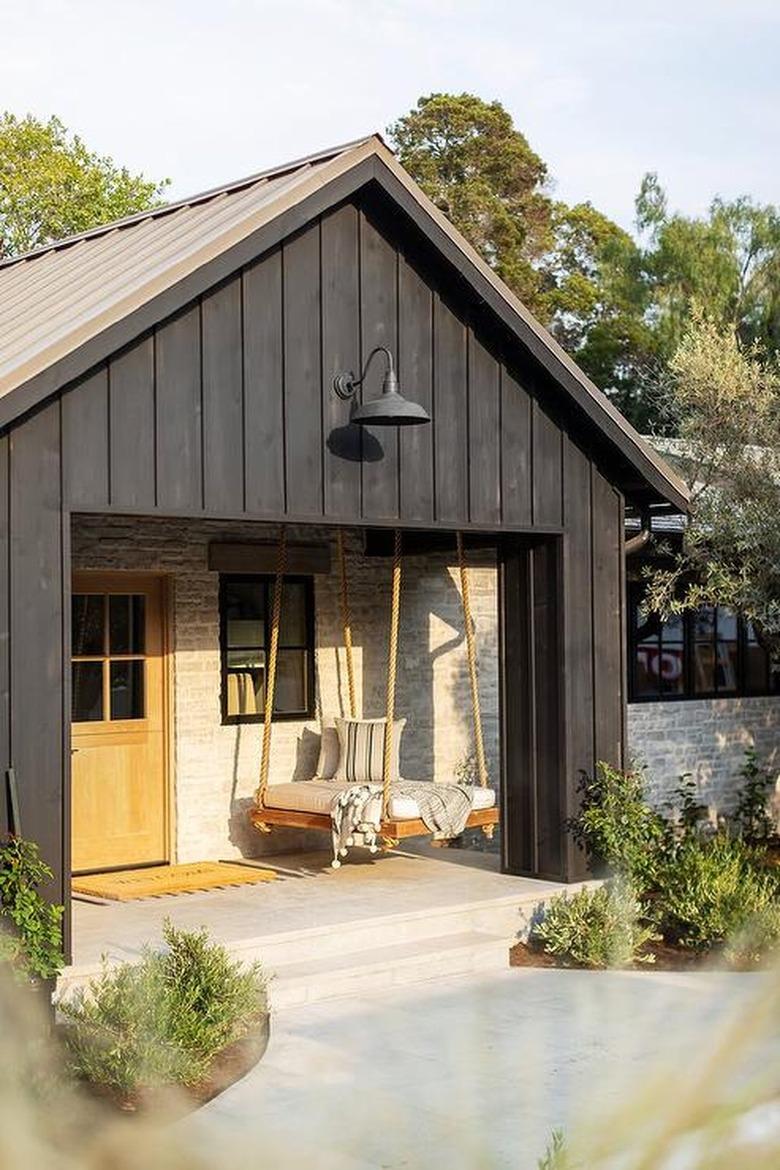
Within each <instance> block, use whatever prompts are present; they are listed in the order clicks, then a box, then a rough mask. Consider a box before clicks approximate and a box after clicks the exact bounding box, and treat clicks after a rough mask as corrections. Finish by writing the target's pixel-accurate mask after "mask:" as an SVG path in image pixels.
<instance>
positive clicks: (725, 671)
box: [715, 606, 739, 695]
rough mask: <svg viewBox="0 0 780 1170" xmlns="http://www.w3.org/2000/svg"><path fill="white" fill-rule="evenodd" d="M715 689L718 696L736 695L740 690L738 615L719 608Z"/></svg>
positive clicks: (721, 607) (717, 615) (717, 616)
mask: <svg viewBox="0 0 780 1170" xmlns="http://www.w3.org/2000/svg"><path fill="white" fill-rule="evenodd" d="M716 632H717V643H716V666H715V689H716V690H717V692H718V694H732V695H734V694H736V693H737V690H738V689H739V679H738V672H739V642H738V623H737V615H736V614H735V613H734V612H733V610H730V609H724V608H723V606H718V609H717V611H716Z"/></svg>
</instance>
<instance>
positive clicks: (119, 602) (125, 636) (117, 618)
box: [108, 594, 146, 654]
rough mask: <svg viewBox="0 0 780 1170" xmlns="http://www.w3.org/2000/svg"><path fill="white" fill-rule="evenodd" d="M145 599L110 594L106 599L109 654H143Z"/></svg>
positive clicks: (130, 595)
mask: <svg viewBox="0 0 780 1170" xmlns="http://www.w3.org/2000/svg"><path fill="white" fill-rule="evenodd" d="M144 610H145V598H144V597H143V596H142V595H139V594H111V595H110V596H109V599H108V648H109V653H110V654H143V652H144V650H145V649H146V647H145V645H144Z"/></svg>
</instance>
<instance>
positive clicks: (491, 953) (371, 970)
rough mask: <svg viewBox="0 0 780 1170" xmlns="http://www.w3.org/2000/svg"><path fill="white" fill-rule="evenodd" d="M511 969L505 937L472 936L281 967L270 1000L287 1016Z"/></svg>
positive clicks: (422, 942)
mask: <svg viewBox="0 0 780 1170" xmlns="http://www.w3.org/2000/svg"><path fill="white" fill-rule="evenodd" d="M508 965H509V951H508V948H507V942H506V939H505V938H504V936H503V935H493V934H488V933H486V932H484V931H476V930H474V931H467V932H465V933H462V934H454V935H446V936H440V937H437V938H429V939H422V940H416V941H414V942H407V943H399V944H398V945H394V946H383V947H378V948H374V949H368V950H364V951H362V952H360V953H356V952H353V953H350V954H345V955H335V956H331V957H330V958H321V957H320V958H317V959H312V960H310V961H308V962H297V963H282V964H280V965H279V966H277V967H276V969H275V970H274V972H273V978H272V981H271V984H270V1000H271V1006H272V1008H274V1010H276V1011H283V1010H285V1009H287V1008H292V1007H298V1006H300V1005H301V1004H304V1003H306V1004H309V1003H319V1002H321V1001H322V1000H328V999H347V998H350V997H353V996H360V995H370V994H374V993H376V992H378V991H386V990H388V989H389V988H391V987H400V986H406V985H408V984H412V983H425V982H429V981H431V980H437V979H441V978H444V977H445V976H449V975H467V974H472V973H475V972H484V971H500V970H503V969H504V968H505V967H507V966H508Z"/></svg>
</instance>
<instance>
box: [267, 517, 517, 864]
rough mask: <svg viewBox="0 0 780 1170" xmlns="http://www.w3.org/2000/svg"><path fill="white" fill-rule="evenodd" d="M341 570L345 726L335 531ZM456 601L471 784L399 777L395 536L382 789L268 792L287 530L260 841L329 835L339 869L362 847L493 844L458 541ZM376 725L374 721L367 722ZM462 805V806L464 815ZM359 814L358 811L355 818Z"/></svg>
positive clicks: (276, 608)
mask: <svg viewBox="0 0 780 1170" xmlns="http://www.w3.org/2000/svg"><path fill="white" fill-rule="evenodd" d="M337 540H338V563H339V574H340V585H341V618H342V625H343V640H344V651H345V658H346V673H347V690H348V697H349V713H350V720H352V721H356V720H357V703H356V687H355V670H354V662H353V655H352V626H351V616H350V605H349V584H348V579H347V569H346V555H345V550H344V538H343V533H342V532H341V530H339V531H338V535H337ZM457 552H458V567H459V576H460V587H461V588H460V594H461V602H462V606H463V620H464V628H465V640H466V656H467V662H468V672H469V690H470V697H471V714H472V723H473V732H474V757H475V771H476V781H477V782H476V784H474V785H468V786H465V785H464V784H462V783H460V782H458V784H457V785H444V784H440V783H438V782H433V781H431V780H425V781H413V782H410V781H404V780H400V779H399V777H398V775H397V755H398V751H397V749H398V744H397V739H396V738H395V737H396V736H397V735H398V733H399V729H398V721H397V720H396V706H395V699H396V681H397V673H398V632H399V620H400V610H401V578H402V564H403V560H402V539H401V532H400V531H399V530H396V532H395V534H394V540H393V561H392V582H391V591H390V632H389V641H388V658H387V701H386V708H385V715H384V718H383V719H382V720H380V721H378V722H379V723H380V724H381V734H382V755H381V781H380V779H379V777H378V776H377V777H375V778H373V779H374V781H375V782H372V783H370V784H361V783H359V782H355V781H354V780H352V781H348V782H347V783H345V784H339V783H338V782H334V781H333V780H332V779H326V780H322V779H320V778H315V779H313V780H305V781H297V782H293V783H286V784H274V785H272V786H271V787H270V789H269V783H268V779H269V771H270V763H271V742H272V735H273V718H272V715H273V709H274V695H275V688H276V666H277V659H278V649H279V626H280V621H281V613H282V595H283V587H284V575H285V571H286V566H287V537H286V530H285V528H284V526H283V527H282V529H281V531H280V536H279V545H278V555H277V564H276V574H275V580H274V593H273V603H272V611H271V638H270V645H269V654H268V672H267V681H266V693H265V703H264V722H263V740H262V751H261V759H260V779H259V784H258V787H257V791H256V793H255V800H254V804H253V806H252V808H251V809H250V813H249V819H250V821H251V823H252V824H253V825H254V827H255V828H256V829H257V830H259V831H260V832H262V833H270V832H271V831H272V829H273V828H275V827H284V828H291V829H308V830H311V829H314V830H320V831H322V832H326V833H329V834H331V836H332V839H333V847H334V860H333V863H332V864H333V866H334V867H336V868H338V866H339V864H340V858H341V857H343V856H346V854H347V851H348V848H350V847H352V846H355V845H361V846H365V847H367V848H368V849H369V850H370V852H372V853H376V852H377V851H378V850H379V849H381V850H382V851H387V850H390V849H393V848H394V847H395V846H396V845H398V844H399V842H400V841H401V840H403V839H405V838H409V837H421V836H426V835H433V836H435V837H437V838H439V839H441V838H446V837H447V836H452V837H454V836H458V835H460V833H461V832H463V830H464V829H467V828H468V829H481V830H482V832H483V833H484V834H485V836H486V837H492V835H493V830H494V828H495V826H496V825H497V824H498V823H499V812H498V809H497V808H496V794H495V791H494V790H493V789H492V788H491V787H490V783H489V776H488V769H487V763H486V760H485V746H484V739H483V734H482V717H481V711H480V703H479V686H478V675H477V656H476V646H475V639H474V624H473V620H472V615H471V599H470V591H469V576H468V569H467V566H466V560H465V554H464V548H463V537H462V535H461V533H458V534H457ZM369 722H377V721H369ZM445 797H451V798H454V799H455V803H456V805H458V808H457V810H456V811H452V809H451V808H450V809H448V807H447V801H446V800H445ZM464 797H465V800H466V802H467V803H466V805H465V807H464V804H463V801H464ZM356 810H357V811H356Z"/></svg>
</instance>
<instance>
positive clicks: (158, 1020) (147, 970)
mask: <svg viewBox="0 0 780 1170" xmlns="http://www.w3.org/2000/svg"><path fill="white" fill-rule="evenodd" d="M163 937H164V940H165V943H166V944H167V945H166V949H165V950H152V949H151V948H147V949H146V950H145V951H144V953H143V956H142V959H141V962H140V963H137V964H131V963H123V964H121V965H120V966H117V967H114V968H107V967H104V970H103V972H102V974H101V975H100V976H99V977H98V978H97V979H96V980H93V982H92V983H90V985H89V986H88V987H87V988H86V989H85V990H83V991H79V992H77V993H76V995H75V996H74V998H73V999H72V1000H71V1001H69V1002H65V1003H61V1004H60V1009H61V1011H62V1013H63V1015H64V1016H65V1018H66V1020H67V1021H68V1022H69V1024H70V1027H69V1028H67V1030H66V1041H67V1048H68V1054H69V1064H70V1067H71V1070H72V1071H73V1073H74V1074H75V1075H76V1076H77V1077H79V1078H80V1079H82V1080H87V1081H90V1082H92V1083H93V1084H97V1085H103V1086H107V1087H110V1088H112V1089H114V1090H117V1091H119V1092H122V1093H131V1092H133V1091H135V1090H137V1089H139V1088H148V1087H154V1086H159V1085H167V1084H182V1085H191V1084H195V1083H197V1082H198V1081H200V1080H202V1079H203V1078H204V1077H205V1076H206V1075H207V1073H208V1069H209V1067H210V1065H211V1063H212V1061H213V1059H214V1057H215V1056H216V1055H217V1053H219V1052H220V1051H221V1050H222V1049H224V1048H225V1047H227V1046H228V1045H229V1044H231V1043H233V1042H234V1041H236V1040H239V1039H240V1038H241V1037H242V1036H244V1035H245V1034H246V1033H247V1032H248V1031H249V1029H250V1028H251V1027H252V1024H253V1023H254V1022H255V1021H257V1020H258V1019H259V1017H260V1016H261V1015H262V1014H263V1013H264V1012H265V1010H266V991H265V978H264V976H263V974H262V970H261V968H260V966H259V964H253V965H252V966H251V967H248V968H245V967H243V966H242V965H241V964H240V963H238V962H236V961H235V960H233V959H231V957H230V955H229V954H228V953H227V951H226V950H225V948H224V947H222V946H220V945H219V944H217V943H214V942H212V941H211V940H210V939H209V936H208V933H207V932H206V931H205V930H199V931H185V930H177V929H176V928H175V927H174V926H173V925H172V924H171V923H170V922H166V923H165V926H164V929H163Z"/></svg>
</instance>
